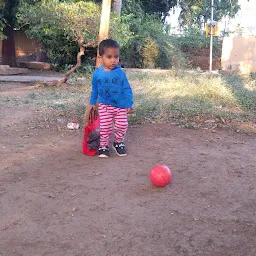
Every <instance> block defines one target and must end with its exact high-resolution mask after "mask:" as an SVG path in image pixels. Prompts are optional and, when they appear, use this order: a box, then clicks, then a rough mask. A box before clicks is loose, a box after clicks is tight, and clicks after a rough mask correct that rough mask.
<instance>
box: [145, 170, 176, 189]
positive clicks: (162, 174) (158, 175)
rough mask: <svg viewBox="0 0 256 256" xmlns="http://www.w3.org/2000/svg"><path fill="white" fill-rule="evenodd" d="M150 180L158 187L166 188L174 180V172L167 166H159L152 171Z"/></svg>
mask: <svg viewBox="0 0 256 256" xmlns="http://www.w3.org/2000/svg"><path fill="white" fill-rule="evenodd" d="M149 179H150V180H151V182H152V183H153V185H155V186H156V187H165V186H166V185H168V184H169V183H170V182H171V180H172V172H171V171H170V169H169V168H168V167H167V166H165V165H157V166H155V167H154V168H153V169H152V170H151V171H150V174H149Z"/></svg>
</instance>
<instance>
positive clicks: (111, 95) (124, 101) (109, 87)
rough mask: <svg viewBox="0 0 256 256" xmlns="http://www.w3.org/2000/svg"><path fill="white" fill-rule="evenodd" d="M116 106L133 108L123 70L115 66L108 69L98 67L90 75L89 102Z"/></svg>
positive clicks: (131, 94) (129, 87)
mask: <svg viewBox="0 0 256 256" xmlns="http://www.w3.org/2000/svg"><path fill="white" fill-rule="evenodd" d="M97 100H98V102H99V103H103V104H106V105H110V106H113V107H118V108H133V93H132V89H131V86H130V84H129V82H128V80H127V77H126V74H125V72H124V71H123V70H122V69H121V68H120V67H119V66H116V67H115V68H114V69H112V70H110V71H106V70H104V68H103V66H100V67H98V68H97V69H96V70H95V71H94V73H93V76H92V92H91V98H90V104H91V105H95V104H96V102H97Z"/></svg>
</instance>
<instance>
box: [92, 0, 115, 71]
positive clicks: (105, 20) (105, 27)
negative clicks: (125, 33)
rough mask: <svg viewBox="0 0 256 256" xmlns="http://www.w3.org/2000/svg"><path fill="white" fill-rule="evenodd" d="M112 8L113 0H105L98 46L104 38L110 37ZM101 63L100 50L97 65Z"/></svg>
mask: <svg viewBox="0 0 256 256" xmlns="http://www.w3.org/2000/svg"><path fill="white" fill-rule="evenodd" d="M110 10H111V0H103V1H102V10H101V19H100V31H99V37H98V46H99V44H100V42H101V41H102V40H104V39H106V38H108V33H109V20H110ZM100 65H101V59H100V58H99V51H98V52H97V60H96V67H98V66H100Z"/></svg>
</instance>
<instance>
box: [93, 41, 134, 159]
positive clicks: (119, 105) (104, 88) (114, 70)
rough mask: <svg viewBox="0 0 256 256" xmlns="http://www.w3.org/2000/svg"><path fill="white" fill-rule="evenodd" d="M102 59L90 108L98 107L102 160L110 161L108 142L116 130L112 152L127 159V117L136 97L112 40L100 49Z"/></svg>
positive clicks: (97, 71)
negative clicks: (125, 141)
mask: <svg viewBox="0 0 256 256" xmlns="http://www.w3.org/2000/svg"><path fill="white" fill-rule="evenodd" d="M99 55H100V58H101V59H102V63H103V65H102V66H100V67H98V68H97V69H96V70H95V71H94V73H93V77H92V92H91V98H90V104H91V108H96V103H97V101H98V103H99V107H98V109H99V116H100V147H99V157H105V158H107V157H109V142H110V137H111V134H112V129H113V121H114V133H115V142H114V144H113V148H114V150H115V151H116V153H117V154H118V155H119V156H126V155H127V152H126V149H125V145H124V138H125V134H126V131H127V128H128V121H127V114H131V113H132V109H133V93H132V89H131V87H130V84H129V82H128V80H127V77H126V74H125V72H124V71H123V70H122V69H121V68H120V67H119V66H118V63H119V45H118V43H117V42H116V41H114V40H111V39H106V40H103V41H102V42H101V43H100V45H99Z"/></svg>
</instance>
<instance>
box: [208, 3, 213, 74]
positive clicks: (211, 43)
mask: <svg viewBox="0 0 256 256" xmlns="http://www.w3.org/2000/svg"><path fill="white" fill-rule="evenodd" d="M211 1H212V2H211V35H210V36H211V39H210V68H209V70H210V72H212V48H213V47H212V46H213V5H214V0H211Z"/></svg>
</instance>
